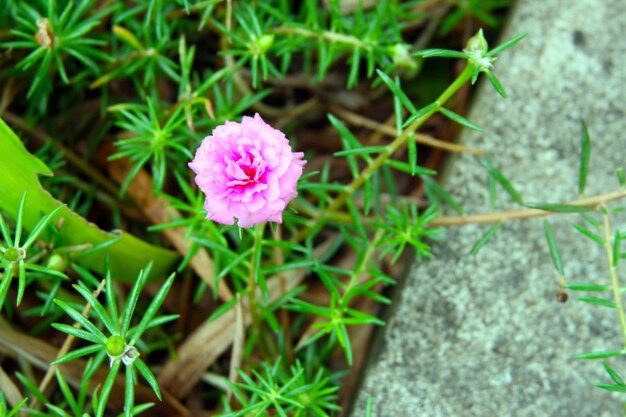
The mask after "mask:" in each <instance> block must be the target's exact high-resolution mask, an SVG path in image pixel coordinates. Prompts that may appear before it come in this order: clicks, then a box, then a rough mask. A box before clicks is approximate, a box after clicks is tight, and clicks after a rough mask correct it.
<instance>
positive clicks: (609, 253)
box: [602, 206, 626, 348]
mask: <svg viewBox="0 0 626 417" xmlns="http://www.w3.org/2000/svg"><path fill="white" fill-rule="evenodd" d="M602 226H603V229H604V249H605V251H606V259H607V262H608V265H609V271H610V274H611V287H612V289H613V299H614V301H615V307H616V308H617V315H618V317H619V325H620V327H621V329H622V337H623V338H624V348H626V317H625V316H624V305H623V303H622V294H621V292H620V284H619V277H618V276H617V268H616V266H615V263H614V262H613V257H615V256H618V254H615V253H613V245H612V236H611V221H610V219H609V213H608V210H607V208H606V206H603V207H602Z"/></svg>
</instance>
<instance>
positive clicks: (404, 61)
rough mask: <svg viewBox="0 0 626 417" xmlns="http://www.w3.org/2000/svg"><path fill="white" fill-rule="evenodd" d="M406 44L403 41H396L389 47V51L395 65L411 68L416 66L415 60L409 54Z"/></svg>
mask: <svg viewBox="0 0 626 417" xmlns="http://www.w3.org/2000/svg"><path fill="white" fill-rule="evenodd" d="M407 46H408V45H406V44H404V43H397V44H395V45H393V46H391V47H390V52H391V56H392V57H393V63H394V64H395V65H396V67H400V68H408V69H411V70H413V69H416V68H417V61H416V60H415V59H414V58H413V57H412V56H411V54H409V48H408V47H407Z"/></svg>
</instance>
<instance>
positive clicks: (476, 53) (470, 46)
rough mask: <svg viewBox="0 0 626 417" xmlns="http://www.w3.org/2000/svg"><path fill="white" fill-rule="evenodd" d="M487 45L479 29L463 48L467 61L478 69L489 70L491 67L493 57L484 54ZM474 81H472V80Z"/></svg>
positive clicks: (487, 47)
mask: <svg viewBox="0 0 626 417" xmlns="http://www.w3.org/2000/svg"><path fill="white" fill-rule="evenodd" d="M488 49H489V45H488V44H487V40H486V39H485V36H484V35H483V30H482V29H480V30H479V31H478V33H477V34H476V35H474V36H472V37H471V38H470V39H469V40H468V41H467V47H466V48H465V49H463V52H465V53H466V54H467V55H468V58H467V59H468V61H469V62H470V63H471V64H472V65H474V66H475V67H476V68H477V70H478V71H489V70H491V69H492V68H493V61H495V58H491V57H488V56H486V54H487V50H488ZM472 82H474V81H472Z"/></svg>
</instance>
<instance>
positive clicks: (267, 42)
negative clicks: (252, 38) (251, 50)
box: [255, 33, 275, 55]
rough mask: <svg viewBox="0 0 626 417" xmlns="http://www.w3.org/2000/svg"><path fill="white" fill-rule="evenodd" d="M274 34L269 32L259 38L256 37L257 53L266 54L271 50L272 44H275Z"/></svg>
mask: <svg viewBox="0 0 626 417" xmlns="http://www.w3.org/2000/svg"><path fill="white" fill-rule="evenodd" d="M274 38H275V36H274V34H269V33H266V34H265V35H261V36H260V37H259V38H257V39H256V42H255V44H256V48H255V50H256V51H255V53H256V54H257V55H264V54H265V53H266V52H267V51H269V49H270V48H271V47H272V45H273V44H274Z"/></svg>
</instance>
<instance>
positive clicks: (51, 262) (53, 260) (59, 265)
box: [46, 253, 68, 272]
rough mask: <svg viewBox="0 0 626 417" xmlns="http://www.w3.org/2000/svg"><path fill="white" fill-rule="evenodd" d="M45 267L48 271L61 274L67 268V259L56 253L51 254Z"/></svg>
mask: <svg viewBox="0 0 626 417" xmlns="http://www.w3.org/2000/svg"><path fill="white" fill-rule="evenodd" d="M46 266H47V267H48V268H50V269H54V270H55V271H59V272H63V271H65V269H66V268H67V266H68V261H67V257H65V256H63V255H59V254H58V253H53V254H52V255H51V256H50V258H48V263H47V264H46Z"/></svg>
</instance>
